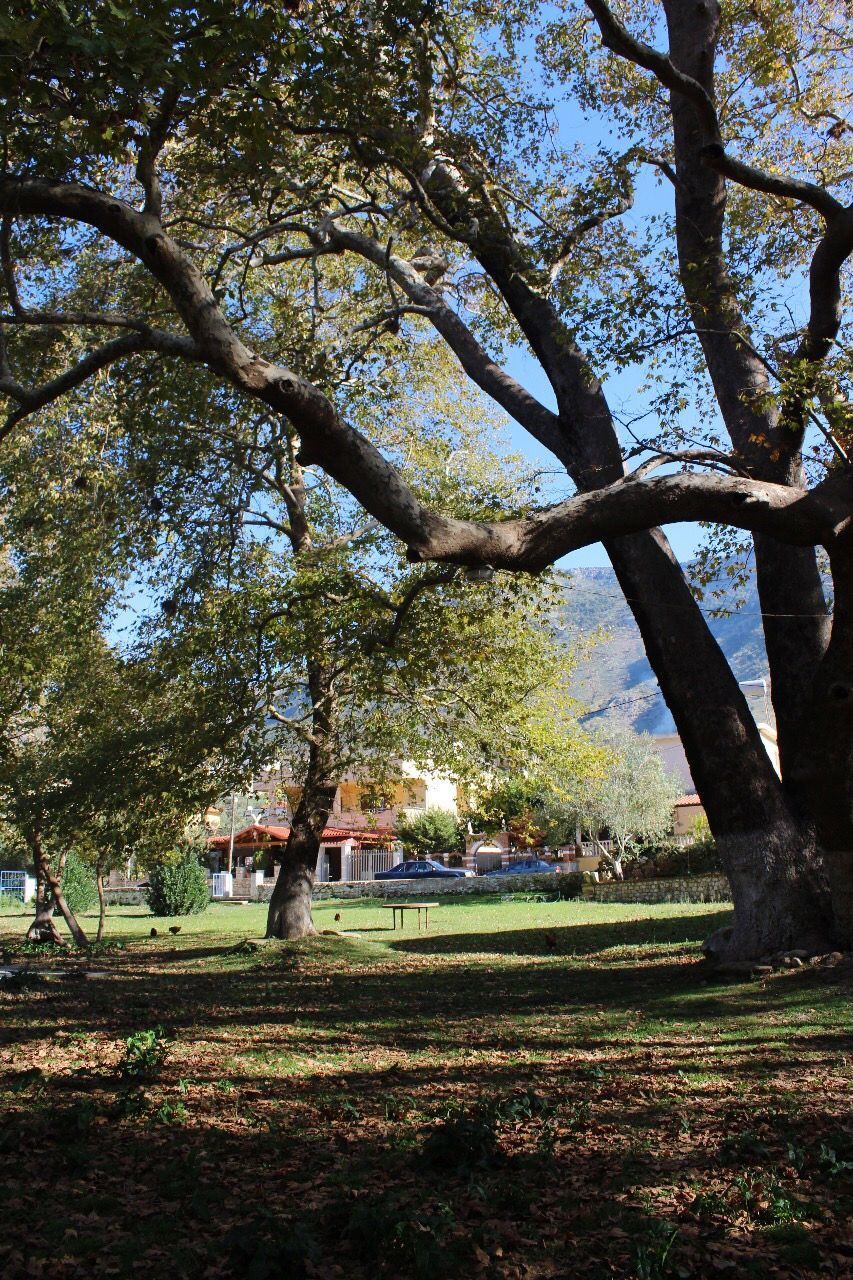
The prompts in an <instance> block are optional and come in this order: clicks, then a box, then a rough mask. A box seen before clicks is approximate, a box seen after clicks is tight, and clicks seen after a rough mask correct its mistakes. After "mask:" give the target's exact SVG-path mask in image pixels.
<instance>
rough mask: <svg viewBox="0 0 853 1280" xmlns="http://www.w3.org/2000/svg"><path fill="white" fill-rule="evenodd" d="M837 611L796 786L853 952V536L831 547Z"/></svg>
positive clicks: (839, 929)
mask: <svg viewBox="0 0 853 1280" xmlns="http://www.w3.org/2000/svg"><path fill="white" fill-rule="evenodd" d="M829 558H830V565H831V568H832V580H833V584H834V588H835V608H834V612H833V618H832V632H831V635H830V640H829V645H828V647H827V651H826V655H825V657H824V659H823V661H822V662H821V664H820V667H819V668H818V672H817V675H816V677H815V680H814V685H813V692H812V699H811V705H810V707H809V711H808V715H807V716H806V717H805V721H804V723H805V725H806V730H805V732H804V733H803V735H802V738H801V741H800V745H799V752H798V754H797V757H796V759H795V761H794V763H793V766H792V768H791V779H790V786H791V788H792V789H793V790H794V792H795V794H796V795H798V796H800V797H802V799H801V803H802V805H803V806H805V805H806V804H807V805H808V806H809V807H810V809H811V810H812V812H813V813H814V815H815V827H816V832H817V838H818V841H819V843H820V846H821V848H822V850H823V854H824V860H825V864H826V871H827V875H828V878H829V883H830V888H831V893H832V911H833V922H834V942H835V945H836V946H838V947H841V948H843V949H850V948H853V530H848V531H847V532H846V533H845V534H844V535H843V536H842V537H841V538H840V539H839V541H838V542H837V544H835V545H834V546H832V547H830V548H829Z"/></svg>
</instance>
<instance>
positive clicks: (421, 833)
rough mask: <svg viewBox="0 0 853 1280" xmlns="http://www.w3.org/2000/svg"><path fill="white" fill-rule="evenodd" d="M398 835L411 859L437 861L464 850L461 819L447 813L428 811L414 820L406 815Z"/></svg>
mask: <svg viewBox="0 0 853 1280" xmlns="http://www.w3.org/2000/svg"><path fill="white" fill-rule="evenodd" d="M396 834H397V839H398V840H399V841H400V844H401V845H402V846H403V850H404V852H405V853H406V854H409V855H411V854H416V855H420V856H421V857H425V858H434V857H435V856H436V855H437V854H442V853H459V852H461V850H462V848H463V840H462V836H461V832H460V826H459V819H458V818H457V817H456V815H455V814H453V813H449V812H448V811H447V810H446V809H425V810H424V812H423V813H418V814H415V816H414V817H411V818H410V817H407V816H406V815H405V814H404V815H403V816H401V817H400V818H399V819H398V820H397V827H396Z"/></svg>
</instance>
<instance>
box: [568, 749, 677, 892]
mask: <svg viewBox="0 0 853 1280" xmlns="http://www.w3.org/2000/svg"><path fill="white" fill-rule="evenodd" d="M603 745H606V747H607V748H609V750H610V751H611V752H612V763H611V765H610V767H609V769H607V771H606V772H605V773H604V774H603V775H602V776H601V777H600V778H598V779H595V780H593V781H592V782H591V783H589V784H587V786H586V787H585V789H584V794H583V800H582V811H583V813H584V815H585V817H584V825H585V826H586V827H587V828H588V829H589V830H590V831H591V832H593V833H597V832H599V831H600V830H601V829H602V828H603V827H606V828H607V830H608V832H609V834H610V838H611V840H612V841H613V843H614V846H615V847H614V849H613V851H612V852H611V858H612V861H613V870H614V873H615V875H616V878H617V879H618V880H621V879H622V878H623V868H622V863H623V860H624V858H625V856H626V854H627V853H628V852H629V849H630V847H631V846H632V845H633V844H634V843H635V842H637V841H640V840H656V839H660V837H661V836H663V835H666V834H667V832H669V831H670V830H671V829H672V820H673V818H672V815H673V805H674V804H675V800H676V797H677V795H678V783H677V780H676V778H675V777H674V776H673V775H672V774H669V773H667V772H666V770H665V769H664V767H663V762H662V761H661V758H660V756H659V755H658V754H657V752H656V751H655V749H654V747H653V746H652V745H651V742H650V740H649V738H648V737H647V736H646V735H642V734H635V733H631V732H630V731H629V730H622V731H619V732H616V733H611V734H610V735H609V736H608V737H607V739H605V740H603Z"/></svg>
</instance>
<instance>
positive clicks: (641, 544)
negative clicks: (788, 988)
mask: <svg viewBox="0 0 853 1280" xmlns="http://www.w3.org/2000/svg"><path fill="white" fill-rule="evenodd" d="M606 548H607V552H608V554H609V556H610V559H611V562H612V563H613V567H614V569H615V571H616V576H617V578H618V579H619V584H620V586H621V587H622V590H623V591H624V593H625V597H626V599H627V601H628V603H629V604H630V607H631V611H632V613H633V614H634V617H635V619H636V621H637V625H638V626H639V628H640V633H641V635H642V638H643V644H644V646H645V650H646V654H647V656H648V659H649V662H650V663H651V666H652V669H653V670H654V672H655V674H656V675H657V677H658V680H659V682H660V686H661V691H662V693H663V695H664V698H665V700H666V703H667V706H668V707H669V709H670V711H671V712H672V715H673V718H674V720H675V724H676V728H677V729H678V732H679V735H680V737H681V741H682V744H683V746H684V751H685V754H686V756H687V761H688V763H689V765H690V771H691V774H692V776H693V780H694V782H695V784H696V789H697V791H698V792H699V795H700V796H701V798H702V803H703V806H704V808H705V812H706V814H707V816H708V823H709V825H710V828H711V832H712V834H713V835H714V838H715V840H716V841H717V844H718V846H719V849H720V854H721V857H722V859H723V866H724V868H725V871H726V874H727V876H728V878H729V882H730V884H731V887H732V900H733V902H734V907H735V927H734V930H733V931H732V932H731V933H729V934H728V935H727V936H726V937H725V938H720V937H718V936H715V937H714V938H713V939H710V940H709V945H710V946H711V949H712V950H713V951H714V952H715V954H717V955H719V956H720V957H721V958H722V955H723V954H725V957H726V958H727V959H735V958H737V959H751V958H753V957H755V956H757V955H764V954H766V953H767V952H768V951H771V952H776V951H780V950H782V949H783V948H790V947H799V946H802V947H803V948H808V947H812V946H814V948H815V949H816V950H818V949H820V947H822V946H823V947H826V948H827V949H828V948H829V946H830V943H831V935H832V926H831V910H830V904H829V896H828V892H827V885H826V879H825V873H824V870H823V866H822V859H821V855H820V852H819V850H818V848H817V847H816V844H815V838H814V832H813V829H812V828H811V827H810V826H809V825H808V823H804V822H800V821H798V820H797V818H796V817H795V815H794V812H793V810H792V808H791V806H790V804H789V799H788V797H787V796H786V794H785V791H784V789H783V787H782V784H781V782H780V780H779V778H778V777H777V775H776V772H775V770H774V768H773V765H772V764H771V762H770V758H769V756H768V755H767V752H766V750H765V748H764V744H763V742H762V740H761V735H760V734H759V732H758V728H757V726H756V724H755V721H754V719H753V717H752V715H751V713H750V711H749V708H748V706H747V703H746V699H745V698H744V696H743V694H742V692H741V691H740V689H739V688H738V686H737V682H736V681H735V678H734V676H733V674H732V671H731V668H730V667H729V665H728V663H727V661H726V659H725V657H724V655H723V653H722V651H721V649H720V647H719V645H718V644H717V642H716V640H715V639H714V637H713V635H712V634H711V631H710V629H709V627H708V625H707V622H706V621H705V618H704V616H703V615H702V613H701V612H700V610H699V609H698V608H697V606H696V602H695V600H694V599H693V596H692V595H691V592H690V590H689V588H688V586H687V583H686V581H685V579H684V574H683V572H682V570H681V568H680V566H679V565H678V563H677V561H676V560H675V557H674V556H673V554H672V550H671V548H670V547H669V544H668V542H667V541H666V538H665V537H664V535H663V534H662V533H661V531H660V530H653V531H652V532H650V533H649V534H637V535H634V536H632V537H630V538H619V539H615V540H614V541H613V542H611V543H607V544H606Z"/></svg>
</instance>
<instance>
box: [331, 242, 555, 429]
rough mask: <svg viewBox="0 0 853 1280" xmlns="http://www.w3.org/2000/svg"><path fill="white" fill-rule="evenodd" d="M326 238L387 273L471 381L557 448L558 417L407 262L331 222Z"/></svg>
mask: <svg viewBox="0 0 853 1280" xmlns="http://www.w3.org/2000/svg"><path fill="white" fill-rule="evenodd" d="M326 234H327V235H328V239H329V241H330V243H331V244H332V245H334V246H336V247H337V248H338V249H339V250H350V251H351V252H353V253H356V254H358V255H359V256H360V257H362V258H365V259H366V260H367V261H368V262H372V263H373V264H374V266H377V267H379V268H380V270H383V271H387V272H388V274H389V275H390V277H391V279H392V280H393V281H394V282H395V284H397V285H399V287H400V288H401V289H402V290H403V291H404V293H405V294H406V296H407V297H408V298H409V299H410V300H411V301H412V303H414V305H415V306H416V307H417V308H418V310H419V314H421V315H426V316H428V317H429V319H430V321H431V322H432V324H433V326H434V327H435V329H436V330H437V331H438V333H440V334H441V336H442V337H443V338H444V340H445V341H446V342H447V344H448V346H449V347H450V349H451V350H452V351H453V353H454V355H455V356H456V358H457V359H458V360H459V363H460V364H461V365H462V368H463V369H464V370H465V372H466V373H467V374H468V376H469V377H470V378H471V379H472V381H473V382H475V383H476V384H477V386H478V387H480V388H481V390H483V391H485V392H486V394H487V395H489V396H491V398H492V399H493V400H494V401H495V402H496V403H497V404H499V405H500V406H501V408H503V409H505V410H506V411H507V413H509V414H510V415H511V416H512V417H513V418H515V420H516V422H519V423H520V424H521V425H522V426H523V427H525V428H526V429H527V430H528V431H529V432H530V434H531V435H532V436H534V437H535V439H537V440H538V441H539V442H540V444H544V445H545V447H546V448H548V449H551V450H552V451H553V450H554V449H555V447H557V446H558V444H559V419H558V418H557V415H556V414H555V413H552V412H551V410H550V409H547V408H546V407H545V405H543V404H541V403H540V401H539V400H537V399H536V397H535V396H533V395H531V393H530V392H529V391H528V390H527V389H526V388H525V387H523V386H522V385H521V383H519V382H517V381H516V380H515V378H513V377H512V376H511V375H510V374H508V373H507V372H506V370H504V369H502V368H501V367H500V365H498V364H496V363H495V361H494V360H492V359H491V357H490V356H489V354H488V352H487V351H485V350H484V348H483V347H481V346H480V344H479V342H478V341H477V339H476V338H475V337H474V335H473V333H472V332H471V330H470V329H469V328H468V326H467V325H466V324H465V323H464V321H463V320H462V319H461V318H460V317H459V316H458V315H457V314H456V312H455V311H454V310H453V309H452V308H451V307H450V306H448V304H447V302H446V301H445V299H444V297H443V296H442V294H441V293H440V292H439V291H438V290H437V289H434V288H433V287H432V286H431V285H429V284H428V283H427V282H426V280H425V279H424V278H423V276H422V275H421V274H420V272H419V271H417V270H416V268H415V267H414V266H413V265H412V264H411V263H409V262H407V261H406V260H405V259H404V258H401V257H398V256H397V255H396V254H394V253H391V252H389V251H388V250H387V249H386V248H384V247H383V246H382V245H380V244H379V242H378V241H376V240H374V239H373V238H372V237H371V236H366V235H363V234H362V233H361V232H357V231H351V230H348V229H345V228H342V227H339V226H337V225H336V224H335V223H334V222H330V223H329V224H328V229H327V232H326Z"/></svg>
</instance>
